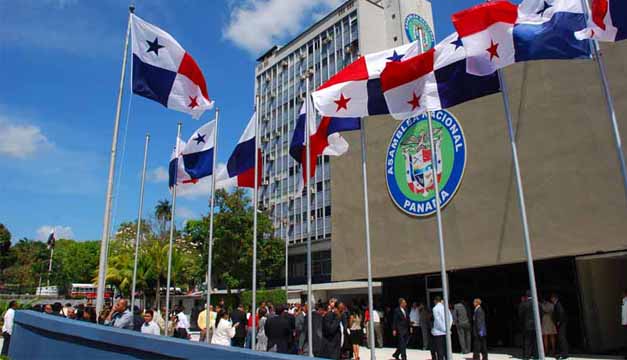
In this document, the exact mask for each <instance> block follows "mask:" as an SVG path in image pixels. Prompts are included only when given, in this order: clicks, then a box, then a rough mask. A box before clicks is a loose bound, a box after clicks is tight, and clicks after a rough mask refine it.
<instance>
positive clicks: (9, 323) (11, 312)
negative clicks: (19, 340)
mask: <svg viewBox="0 0 627 360" xmlns="http://www.w3.org/2000/svg"><path fill="white" fill-rule="evenodd" d="M15 309H17V301H15V300H11V301H10V302H9V308H8V309H7V311H6V312H5V313H4V324H2V340H3V342H2V352H1V353H0V354H2V355H3V356H9V347H10V346H11V335H13V321H14V320H15Z"/></svg>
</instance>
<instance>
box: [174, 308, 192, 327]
mask: <svg viewBox="0 0 627 360" xmlns="http://www.w3.org/2000/svg"><path fill="white" fill-rule="evenodd" d="M176 317H177V318H178V320H179V321H177V322H176V328H177V329H185V330H189V320H188V319H187V315H185V313H184V312H182V311H181V312H180V313H178V314H176Z"/></svg>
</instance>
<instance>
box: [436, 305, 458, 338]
mask: <svg viewBox="0 0 627 360" xmlns="http://www.w3.org/2000/svg"><path fill="white" fill-rule="evenodd" d="M446 311H448V316H449V320H450V321H451V322H450V323H449V330H450V328H451V325H452V324H453V315H452V314H451V311H450V310H448V309H446ZM431 335H433V336H443V335H446V319H445V315H444V304H442V303H438V304H437V305H436V306H434V307H433V329H431Z"/></svg>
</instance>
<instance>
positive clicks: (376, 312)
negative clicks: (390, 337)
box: [364, 306, 383, 348]
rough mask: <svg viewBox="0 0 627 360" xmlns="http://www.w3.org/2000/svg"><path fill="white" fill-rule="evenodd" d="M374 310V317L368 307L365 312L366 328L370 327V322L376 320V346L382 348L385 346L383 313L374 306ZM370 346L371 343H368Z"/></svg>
mask: <svg viewBox="0 0 627 360" xmlns="http://www.w3.org/2000/svg"><path fill="white" fill-rule="evenodd" d="M373 309H374V311H373V312H372V317H371V316H370V310H368V309H367V308H366V312H365V313H364V321H365V329H369V328H370V324H369V322H370V321H372V322H374V347H375V348H382V347H383V325H382V324H381V314H379V310H377V308H376V307H374V306H373ZM367 345H368V347H370V344H369V343H368V344H367Z"/></svg>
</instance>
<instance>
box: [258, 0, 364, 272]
mask: <svg viewBox="0 0 627 360" xmlns="http://www.w3.org/2000/svg"><path fill="white" fill-rule="evenodd" d="M361 3H362V1H350V2H349V3H347V4H345V5H343V6H342V7H340V8H338V9H337V10H335V11H334V12H332V13H331V14H329V15H328V16H327V17H325V18H324V19H322V20H320V21H319V22H318V23H316V24H315V25H313V26H312V27H311V28H309V29H308V30H307V31H305V32H304V33H302V34H301V35H300V36H298V37H296V38H295V39H294V40H292V41H291V42H289V43H288V44H286V45H285V46H282V47H278V46H275V47H273V48H272V49H270V50H269V51H268V52H266V53H265V54H264V55H263V56H261V57H260V58H259V59H258V61H259V64H258V65H257V68H256V71H255V76H256V89H257V91H256V93H257V94H258V95H259V96H260V105H259V113H260V132H259V134H260V137H261V144H262V145H261V146H262V151H263V161H264V170H263V181H262V188H261V195H260V203H261V205H262V206H263V207H264V208H265V209H267V210H268V211H269V212H270V214H271V217H272V220H273V222H274V226H275V229H276V234H275V235H276V236H277V237H279V238H281V239H284V240H285V241H288V242H289V246H290V249H289V260H290V261H289V274H290V277H294V278H304V277H305V276H306V261H305V244H306V241H307V225H306V222H305V220H306V213H307V203H306V198H305V197H304V196H301V194H296V193H295V191H297V190H298V181H299V179H300V178H301V176H302V168H301V166H300V165H299V164H298V163H297V162H295V161H294V159H292V158H291V157H290V155H289V144H290V141H291V137H292V134H293V131H294V126H295V123H296V120H297V118H298V113H299V110H300V108H301V106H302V103H303V99H304V97H305V91H306V89H305V76H306V75H307V74H310V87H311V89H314V88H315V87H317V86H319V85H320V84H322V83H323V82H324V81H326V80H327V79H328V78H329V77H331V76H333V75H334V74H335V73H336V72H338V71H339V70H341V69H342V68H343V67H344V66H346V65H348V64H350V63H351V62H352V61H353V60H354V59H355V58H356V57H357V54H358V52H359V42H358V39H359V34H360V31H359V17H358V7H359V6H373V7H376V5H374V4H371V3H368V2H363V3H367V4H361ZM312 73H313V74H312ZM311 182H312V184H311V187H312V188H313V189H315V191H312V197H311V201H312V203H311V210H312V214H311V221H312V222H311V236H312V246H313V249H314V250H313V253H312V260H313V261H312V269H313V275H314V277H315V278H316V279H317V280H318V281H320V280H329V279H330V275H331V254H330V252H331V245H330V241H331V237H332V236H331V234H332V228H331V216H332V212H331V196H332V194H331V189H330V173H329V158H328V157H326V156H325V157H323V158H319V159H318V170H317V171H316V174H315V177H314V178H313V179H312V181H311Z"/></svg>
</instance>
